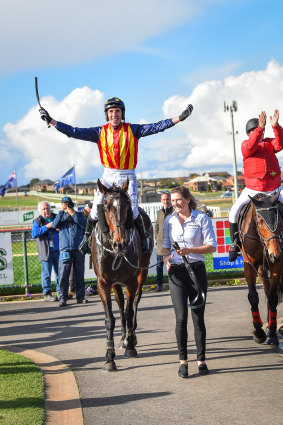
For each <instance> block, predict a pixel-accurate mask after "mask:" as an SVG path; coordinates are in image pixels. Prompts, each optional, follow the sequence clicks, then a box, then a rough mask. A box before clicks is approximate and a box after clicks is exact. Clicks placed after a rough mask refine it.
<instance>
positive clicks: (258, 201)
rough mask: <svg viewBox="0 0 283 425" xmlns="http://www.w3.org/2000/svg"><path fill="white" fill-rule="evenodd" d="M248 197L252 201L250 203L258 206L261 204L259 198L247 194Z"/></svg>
mask: <svg viewBox="0 0 283 425" xmlns="http://www.w3.org/2000/svg"><path fill="white" fill-rule="evenodd" d="M248 197H249V198H250V200H251V201H252V203H253V204H254V205H255V206H256V207H260V206H261V205H262V202H261V200H259V199H256V198H255V197H252V196H250V195H248Z"/></svg>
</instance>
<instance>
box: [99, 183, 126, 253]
mask: <svg viewBox="0 0 283 425" xmlns="http://www.w3.org/2000/svg"><path fill="white" fill-rule="evenodd" d="M97 184H98V188H99V190H100V192H101V193H103V194H104V202H103V210H104V215H105V220H106V222H107V225H108V228H109V234H110V241H111V245H112V247H113V249H114V250H115V251H117V252H122V251H123V249H124V248H125V247H126V245H127V240H126V232H125V228H126V227H127V219H128V216H129V210H131V200H130V197H129V195H128V192H127V190H128V186H129V179H127V180H126V181H125V182H124V183H123V184H122V186H121V187H119V186H116V185H115V184H114V183H113V185H112V186H111V187H110V188H109V189H108V188H106V187H105V186H104V185H103V184H102V183H101V182H100V180H98V181H97Z"/></svg>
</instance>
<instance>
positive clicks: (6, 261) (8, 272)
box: [0, 232, 14, 285]
mask: <svg viewBox="0 0 283 425" xmlns="http://www.w3.org/2000/svg"><path fill="white" fill-rule="evenodd" d="M13 283H14V272H13V256H12V239H11V232H7V233H0V285H12V284H13Z"/></svg>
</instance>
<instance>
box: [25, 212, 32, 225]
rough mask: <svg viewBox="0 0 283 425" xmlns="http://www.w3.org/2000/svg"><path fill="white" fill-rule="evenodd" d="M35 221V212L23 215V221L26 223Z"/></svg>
mask: <svg viewBox="0 0 283 425" xmlns="http://www.w3.org/2000/svg"><path fill="white" fill-rule="evenodd" d="M33 219H34V212H33V211H30V212H27V213H24V214H23V221H24V223H25V222H26V221H30V220H33Z"/></svg>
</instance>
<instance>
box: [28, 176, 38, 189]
mask: <svg viewBox="0 0 283 425" xmlns="http://www.w3.org/2000/svg"><path fill="white" fill-rule="evenodd" d="M39 181H40V179H38V178H37V177H35V178H33V179H31V181H30V182H29V184H28V186H29V187H32V186H33V185H34V184H35V183H38V182H39Z"/></svg>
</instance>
